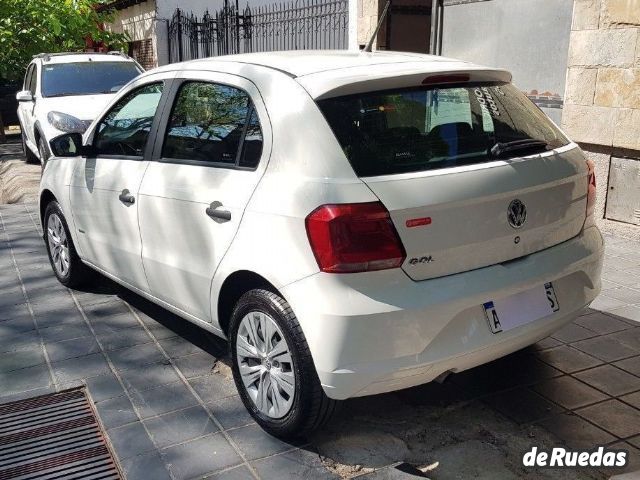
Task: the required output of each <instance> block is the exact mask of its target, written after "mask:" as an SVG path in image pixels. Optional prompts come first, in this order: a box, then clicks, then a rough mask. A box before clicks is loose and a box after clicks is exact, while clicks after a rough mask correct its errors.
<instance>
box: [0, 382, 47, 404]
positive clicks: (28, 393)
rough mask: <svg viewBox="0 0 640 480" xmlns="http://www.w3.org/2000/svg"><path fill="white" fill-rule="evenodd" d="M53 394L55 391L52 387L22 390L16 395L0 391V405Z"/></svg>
mask: <svg viewBox="0 0 640 480" xmlns="http://www.w3.org/2000/svg"><path fill="white" fill-rule="evenodd" d="M54 392H56V389H55V387H54V386H53V385H48V386H46V387H38V388H34V389H31V390H23V391H21V392H17V393H15V392H13V393H12V392H8V391H5V390H0V403H8V402H15V401H18V400H24V399H27V398H32V397H37V396H39V395H46V394H48V393H54Z"/></svg>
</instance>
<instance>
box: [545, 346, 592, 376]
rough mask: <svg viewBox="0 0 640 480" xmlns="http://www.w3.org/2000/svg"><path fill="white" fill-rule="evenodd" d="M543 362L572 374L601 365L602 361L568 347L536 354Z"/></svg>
mask: <svg viewBox="0 0 640 480" xmlns="http://www.w3.org/2000/svg"><path fill="white" fill-rule="evenodd" d="M536 355H537V356H538V358H540V359H541V360H542V361H543V362H545V363H548V364H549V365H551V366H553V367H555V368H557V369H559V370H561V371H563V372H565V373H572V372H576V371H578V370H584V369H585V368H590V367H595V366H596V365H601V364H602V361H601V360H598V359H597V358H594V357H592V356H590V355H587V354H586V353H583V352H581V351H580V350H576V349H575V348H572V347H570V346H568V345H562V346H560V347H555V348H550V349H548V350H543V351H541V352H536Z"/></svg>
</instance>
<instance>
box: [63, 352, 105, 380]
mask: <svg viewBox="0 0 640 480" xmlns="http://www.w3.org/2000/svg"><path fill="white" fill-rule="evenodd" d="M51 366H52V368H53V372H54V374H55V376H56V378H57V380H58V381H59V382H61V383H64V382H70V381H72V380H78V379H82V378H89V377H96V376H98V375H102V374H105V373H107V372H110V369H109V365H108V364H107V362H106V360H105V359H104V356H103V355H102V353H93V354H91V355H85V356H84V357H79V358H70V359H68V360H62V361H60V362H54V363H52V364H51Z"/></svg>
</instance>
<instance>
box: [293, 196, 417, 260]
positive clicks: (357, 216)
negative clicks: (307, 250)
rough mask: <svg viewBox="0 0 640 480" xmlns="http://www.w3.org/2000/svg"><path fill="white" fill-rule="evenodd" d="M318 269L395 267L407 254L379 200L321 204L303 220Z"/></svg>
mask: <svg viewBox="0 0 640 480" xmlns="http://www.w3.org/2000/svg"><path fill="white" fill-rule="evenodd" d="M305 226H306V228H307V235H308V237H309V243H310V244H311V250H313V253H314V255H315V257H316V260H317V262H318V266H319V267H320V270H322V271H323V272H328V273H354V272H367V271H372V270H385V269H388V268H397V267H399V266H400V265H402V263H403V262H404V259H405V257H406V254H405V251H404V247H403V246H402V242H401V241H400V237H399V236H398V232H397V231H396V229H395V227H394V226H393V222H392V221H391V217H390V216H389V212H388V211H387V209H386V208H384V206H383V205H382V203H380V202H371V203H351V204H338V205H322V206H320V207H318V208H316V209H315V210H314V211H313V212H311V213H310V214H309V216H308V217H307V218H306V220H305Z"/></svg>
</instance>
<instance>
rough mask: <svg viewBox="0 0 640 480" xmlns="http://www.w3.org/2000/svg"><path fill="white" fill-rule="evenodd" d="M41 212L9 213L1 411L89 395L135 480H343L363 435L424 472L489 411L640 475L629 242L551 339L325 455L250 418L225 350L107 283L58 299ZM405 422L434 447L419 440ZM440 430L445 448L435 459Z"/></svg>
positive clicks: (401, 400) (2, 254)
mask: <svg viewBox="0 0 640 480" xmlns="http://www.w3.org/2000/svg"><path fill="white" fill-rule="evenodd" d="M35 209H36V207H35V205H33V204H20V205H4V206H0V403H4V402H6V401H11V400H14V399H17V398H24V397H28V396H35V395H39V394H42V393H47V392H51V391H56V390H61V389H64V388H68V387H71V386H77V385H82V384H86V386H87V388H88V391H89V394H90V395H91V397H92V399H93V401H94V402H95V404H96V407H97V410H98V413H99V415H100V418H101V420H102V422H103V424H104V427H105V429H106V430H107V434H108V437H109V440H110V442H111V443H112V445H113V447H114V450H115V452H116V454H117V457H118V459H119V461H120V464H121V466H122V468H123V470H124V471H125V473H126V476H127V478H128V479H129V480H133V479H150V478H153V479H154V480H155V479H158V480H160V479H163V478H171V479H175V480H177V479H187V478H203V477H205V478H224V479H231V480H233V479H236V478H238V479H244V478H249V479H250V478H265V479H271V478H278V479H286V478H301V477H305V478H333V477H337V474H338V473H341V472H340V471H339V470H338V469H335V468H334V469H332V468H327V457H328V458H329V460H330V462H329V464H331V461H333V460H335V459H332V458H331V454H330V453H327V452H331V451H332V450H331V445H332V444H333V445H335V444H336V443H335V442H339V441H341V440H340V439H342V438H344V437H345V436H348V435H349V433H350V432H351V431H353V430H354V429H356V428H359V426H360V425H362V424H364V425H367V428H368V429H369V430H368V431H369V432H371V431H374V433H376V434H377V433H380V432H381V431H384V433H385V434H393V435H395V436H396V437H395V438H398V439H401V440H400V441H401V442H403V443H405V444H406V447H407V452H406V453H403V454H402V455H404V456H405V457H406V458H396V459H394V460H398V461H402V460H406V461H413V463H427V462H428V461H430V460H431V459H432V458H435V459H436V460H437V459H438V458H439V455H442V456H443V458H444V457H446V455H448V452H449V450H445V448H446V449H450V448H453V447H456V445H457V446H460V447H461V448H462V446H464V445H466V444H467V443H465V442H468V444H469V445H475V444H477V439H476V438H475V437H474V438H471V437H469V438H464V435H465V434H466V433H464V432H466V431H467V430H469V431H470V430H473V428H471V427H469V426H468V425H465V426H464V428H462V427H460V426H456V425H454V424H453V423H451V424H448V423H447V422H446V421H445V420H442V419H440V420H439V421H438V422H439V423H437V424H435V423H434V424H429V423H426V422H428V421H429V419H428V418H427V419H426V420H425V415H426V414H429V415H430V414H434V415H435V414H438V415H439V414H440V413H442V412H451V411H452V410H455V409H459V410H460V412H469V411H473V412H476V411H477V412H480V413H478V414H479V415H485V413H483V412H484V410H483V409H486V408H487V407H488V408H489V410H490V411H491V412H494V413H490V414H486V418H487V419H489V418H493V417H494V416H495V417H496V418H498V419H499V420H498V421H499V422H501V423H500V425H501V427H500V428H502V426H504V428H505V429H508V430H509V431H510V432H515V435H516V436H517V438H519V439H521V440H522V441H523V442H526V441H528V437H527V435H528V434H529V433H528V432H530V429H538V428H539V429H541V431H543V432H547V434H548V435H549V438H551V439H554V438H555V439H556V440H555V441H556V442H557V444H560V443H564V444H567V445H569V446H571V447H574V448H592V447H593V446H594V445H601V444H602V445H611V446H615V447H619V448H624V449H626V450H629V451H630V452H631V455H632V465H631V466H629V467H628V469H627V470H632V469H640V465H639V464H638V463H639V462H640V450H638V448H640V251H639V250H638V248H637V245H636V244H634V243H632V242H629V241H626V240H623V239H618V238H609V239H607V257H606V266H605V282H604V291H603V294H602V295H601V296H600V297H599V298H598V299H597V301H596V302H595V303H594V304H593V306H592V307H593V310H591V311H589V312H588V313H587V314H586V315H584V316H581V317H580V318H578V319H577V320H576V322H575V323H573V324H571V325H569V326H568V327H566V328H565V329H563V330H562V331H560V332H558V333H557V334H555V335H554V336H553V337H550V338H548V339H545V340H543V341H542V342H540V343H539V344H537V345H535V346H534V347H532V348H530V349H527V350H524V351H522V352H518V353H516V354H514V355H511V356H509V357H507V358H505V359H502V360H499V361H497V362H493V363H492V364H490V365H487V366H483V367H479V368H476V369H474V370H471V371H468V372H464V373H461V374H458V375H455V376H453V377H452V379H451V381H450V382H447V383H446V384H445V385H442V386H440V385H434V384H430V385H427V386H423V387H417V388H415V389H410V390H407V391H404V392H399V393H397V394H389V395H382V396H378V397H376V398H374V399H366V398H365V399H357V400H354V401H350V402H346V405H345V411H346V413H345V414H343V416H342V417H341V418H339V419H338V420H337V421H336V422H334V423H333V424H332V425H331V426H330V427H329V428H328V429H327V433H326V435H325V437H328V440H327V438H325V439H323V440H322V441H317V440H316V439H311V440H310V443H309V444H300V445H293V444H289V443H285V442H281V441H279V440H276V439H274V438H272V437H270V436H268V435H266V434H265V433H263V432H262V430H261V429H259V428H258V427H257V426H256V425H255V424H254V423H253V422H252V420H251V418H250V416H249V415H248V414H247V413H246V412H245V410H244V407H243V406H242V402H241V401H240V399H239V398H238V396H237V394H236V390H235V386H234V384H233V380H232V379H231V377H230V372H229V369H228V367H227V365H226V364H225V362H226V360H225V354H226V344H225V342H223V341H221V340H219V339H216V338H215V337H212V336H210V335H209V334H207V333H205V332H204V331H202V330H200V329H198V328H196V327H193V326H191V325H190V324H188V323H187V322H185V321H183V320H181V319H179V318H177V317H175V316H174V315H172V314H170V313H168V312H167V311H165V310H163V309H161V308H158V307H156V306H154V305H152V304H150V303H149V302H146V301H145V300H142V299H141V298H140V297H138V296H136V295H134V294H131V293H128V292H126V291H124V290H122V289H120V288H118V287H116V286H114V285H113V284H112V283H111V282H108V281H104V282H103V284H102V285H100V286H98V287H96V288H95V289H94V290H93V291H91V292H82V291H77V290H76V291H71V290H68V289H66V288H64V287H62V285H60V284H59V283H58V282H57V280H56V279H55V277H54V276H53V274H52V272H51V269H50V266H49V262H48V260H47V257H46V252H45V250H44V246H43V242H42V239H41V237H40V235H41V232H40V227H39V222H38V218H37V213H36V212H35ZM425 399H426V400H425ZM390 405H392V406H393V408H392V407H390ZM425 405H428V410H427V411H426V413H425V410H424V408H427V407H425ZM473 409H475V410H473ZM363 411H366V413H362V412H363ZM495 412H498V413H497V414H496V413H495ZM385 416H386V417H387V418H388V422H386V424H385V425H384V426H383V427H380V428H379V431H378V430H375V429H376V428H378V427H377V426H376V425H378V424H377V423H375V422H376V421H379V420H380V418H381V417H382V418H384V417H385ZM484 420H485V419H484V417H483V418H479V419H478V422H479V423H482V422H484ZM407 422H408V423H411V422H413V423H415V424H416V425H411V427H412V429H413V430H419V429H420V428H422V426H423V424H424V428H425V429H426V430H427V432H426V433H423V434H422V436H420V435H419V434H414V433H412V432H410V431H409V430H411V429H408V427H407ZM420 422H423V423H420ZM487 422H489V420H487ZM372 425H373V426H372ZM434 429H438V430H439V431H442V432H445V434H444V436H443V440H442V441H441V442H440V443H439V444H438V445H436V446H433V447H427V446H425V445H428V444H429V442H428V439H427V440H425V438H426V437H425V435H426V436H427V437H428V436H429V435H433V436H434V438H435V437H436V436H437V434H436V433H433V430H434ZM456 429H458V430H456ZM418 433H419V432H418ZM458 433H459V435H458ZM420 442H421V443H420ZM474 442H475V443H474ZM373 443H375V442H372V445H371V448H372V449H373V450H374V451H375V448H376V446H375V445H374V444H373ZM443 445H444V447H443ZM465 448H466V447H465ZM508 448H509V446H508V445H507V446H505V447H504V448H503V450H505V451H506V450H508ZM469 449H472V448H471V447H469V448H468V449H467V450H469ZM467 450H464V452H467ZM318 451H320V453H321V455H318ZM347 453H348V452H347ZM516 453H517V455H521V453H523V452H520V451H519V452H516ZM517 455H516V456H517ZM352 458H355V459H356V460H357V459H358V458H359V457H358V453H357V452H356V453H354V454H353V455H352ZM336 461H337V460H336ZM358 463H364V465H362V466H364V467H367V464H366V462H358ZM463 464H465V460H464V459H461V460H460V465H459V468H462V467H463ZM371 466H372V467H375V466H376V465H371ZM455 468H456V467H455V465H454V469H455ZM465 468H466V467H465ZM445 473H446V472H445ZM454 473H455V472H451V471H450V472H449V476H447V475H446V474H445V475H444V476H437V477H436V478H454V476H453V474H454ZM496 475H497V474H496ZM540 475H541V476H540V477H536V478H547V477H544V475H546V474H545V473H544V472H542V473H541V474H540ZM595 475H596V478H600V477H598V475H599V472H595ZM487 478H492V477H491V476H490V477H487ZM493 478H498V476H494V477H493ZM508 478H512V477H508ZM549 478H550V477H549ZM563 478H565V477H563ZM576 478H577V477H576ZM590 478H591V477H590Z"/></svg>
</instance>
